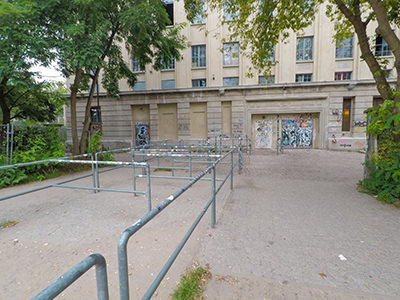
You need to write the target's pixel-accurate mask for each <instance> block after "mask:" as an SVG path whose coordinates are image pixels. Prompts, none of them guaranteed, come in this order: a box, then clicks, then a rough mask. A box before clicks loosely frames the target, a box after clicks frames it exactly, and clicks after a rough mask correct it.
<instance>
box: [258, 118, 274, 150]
mask: <svg viewBox="0 0 400 300" xmlns="http://www.w3.org/2000/svg"><path fill="white" fill-rule="evenodd" d="M255 132H256V139H255V144H256V148H272V121H271V120H258V121H256V130H255Z"/></svg>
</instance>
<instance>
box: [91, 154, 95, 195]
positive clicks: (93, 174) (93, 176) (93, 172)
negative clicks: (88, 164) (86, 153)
mask: <svg viewBox="0 0 400 300" xmlns="http://www.w3.org/2000/svg"><path fill="white" fill-rule="evenodd" d="M90 159H91V160H92V178H93V188H96V173H95V171H94V165H95V163H94V160H93V154H90ZM96 164H97V160H96ZM93 193H96V190H93Z"/></svg>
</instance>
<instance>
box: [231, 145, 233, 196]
mask: <svg viewBox="0 0 400 300" xmlns="http://www.w3.org/2000/svg"><path fill="white" fill-rule="evenodd" d="M232 189H233V149H232V150H231V190H232Z"/></svg>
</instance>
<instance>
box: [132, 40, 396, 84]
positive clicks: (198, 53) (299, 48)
mask: <svg viewBox="0 0 400 300" xmlns="http://www.w3.org/2000/svg"><path fill="white" fill-rule="evenodd" d="M191 50H192V61H191V63H192V64H191V65H192V68H193V69H196V68H205V67H206V45H196V46H192V48H191ZM375 54H376V55H377V56H390V55H392V52H391V51H390V49H389V47H388V45H387V42H386V41H385V40H384V39H383V38H382V37H379V36H378V37H377V38H376V47H375ZM274 56H275V52H274V53H272V57H269V58H268V59H271V60H272V61H274V60H275V57H274ZM352 56H353V37H350V38H347V39H344V40H343V41H341V42H337V45H336V58H351V57H352ZM222 57H223V58H222V65H223V66H224V67H231V66H234V67H237V66H239V43H237V42H234V43H224V44H223V45H222ZM312 60H313V37H312V36H311V37H299V38H297V44H296V61H312ZM132 69H133V71H134V72H143V71H144V70H143V69H142V67H141V65H140V62H139V61H138V60H137V59H135V58H134V59H133V60H132ZM174 69H175V60H174V59H173V58H171V59H170V60H167V61H165V60H162V70H174ZM335 78H336V76H335ZM347 79H349V78H347ZM296 81H297V80H296ZM298 81H311V79H309V80H307V78H306V79H305V80H298Z"/></svg>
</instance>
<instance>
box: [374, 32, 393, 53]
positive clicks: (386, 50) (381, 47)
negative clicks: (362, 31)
mask: <svg viewBox="0 0 400 300" xmlns="http://www.w3.org/2000/svg"><path fill="white" fill-rule="evenodd" d="M378 39H380V40H381V41H380V42H381V43H380V44H378ZM378 46H379V48H378ZM375 56H378V57H388V56H393V52H392V50H391V49H390V48H389V45H388V43H387V42H386V41H385V39H384V38H383V37H382V36H380V35H378V36H377V37H376V39H375Z"/></svg>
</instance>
